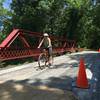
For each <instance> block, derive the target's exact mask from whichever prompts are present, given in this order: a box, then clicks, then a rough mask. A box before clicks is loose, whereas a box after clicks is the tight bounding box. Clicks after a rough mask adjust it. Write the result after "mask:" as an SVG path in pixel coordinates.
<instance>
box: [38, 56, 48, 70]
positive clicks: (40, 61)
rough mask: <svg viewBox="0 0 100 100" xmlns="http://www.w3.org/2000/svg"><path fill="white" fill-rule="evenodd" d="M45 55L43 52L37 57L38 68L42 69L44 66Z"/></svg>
mask: <svg viewBox="0 0 100 100" xmlns="http://www.w3.org/2000/svg"><path fill="white" fill-rule="evenodd" d="M46 62H47V59H46V56H45V55H44V54H40V56H39V58H38V65H39V68H40V69H43V68H45V67H46Z"/></svg>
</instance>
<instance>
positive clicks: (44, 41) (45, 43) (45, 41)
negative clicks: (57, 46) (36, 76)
mask: <svg viewBox="0 0 100 100" xmlns="http://www.w3.org/2000/svg"><path fill="white" fill-rule="evenodd" d="M42 45H43V48H44V49H46V50H47V51H48V54H49V61H48V63H49V67H50V68H52V67H53V65H52V44H51V39H50V38H49V35H48V34H47V33H44V34H43V39H42V40H41V42H40V44H39V46H38V48H40V47H41V46H42Z"/></svg>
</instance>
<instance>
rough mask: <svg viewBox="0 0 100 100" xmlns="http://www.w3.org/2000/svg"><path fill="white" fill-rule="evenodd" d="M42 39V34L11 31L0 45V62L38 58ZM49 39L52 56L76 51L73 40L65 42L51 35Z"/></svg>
mask: <svg viewBox="0 0 100 100" xmlns="http://www.w3.org/2000/svg"><path fill="white" fill-rule="evenodd" d="M42 37H43V33H38V32H31V31H26V30H22V29H13V31H12V32H11V33H10V34H9V35H8V36H7V37H6V39H5V40H4V41H3V42H2V43H1V44H0V61H5V60H11V59H19V58H28V57H34V58H36V57H38V56H39V54H40V50H39V49H37V46H38V44H39V42H40V40H41V39H42ZM50 38H51V40H52V44H53V53H54V54H62V53H64V52H73V51H75V50H76V42H75V41H74V40H66V39H64V38H58V37H55V36H51V35H50Z"/></svg>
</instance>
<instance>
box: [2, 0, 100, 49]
mask: <svg viewBox="0 0 100 100" xmlns="http://www.w3.org/2000/svg"><path fill="white" fill-rule="evenodd" d="M2 11H3V12H4V13H6V14H7V15H9V16H11V18H10V19H7V20H6V22H4V32H5V33H9V32H10V31H11V30H12V29H13V28H21V29H25V30H31V31H35V32H48V33H50V34H54V35H56V36H59V37H60V38H61V37H65V38H66V39H74V40H76V41H77V43H78V45H79V46H80V47H87V48H99V47H100V39H99V38H100V35H99V33H100V14H99V12H100V4H99V2H97V4H96V5H92V2H91V0H12V3H11V12H10V13H9V14H8V13H7V12H6V10H2ZM96 44H98V45H96Z"/></svg>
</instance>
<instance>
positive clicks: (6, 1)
mask: <svg viewBox="0 0 100 100" xmlns="http://www.w3.org/2000/svg"><path fill="white" fill-rule="evenodd" d="M11 2H12V0H5V2H4V3H3V7H4V8H6V9H10V3H11Z"/></svg>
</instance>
